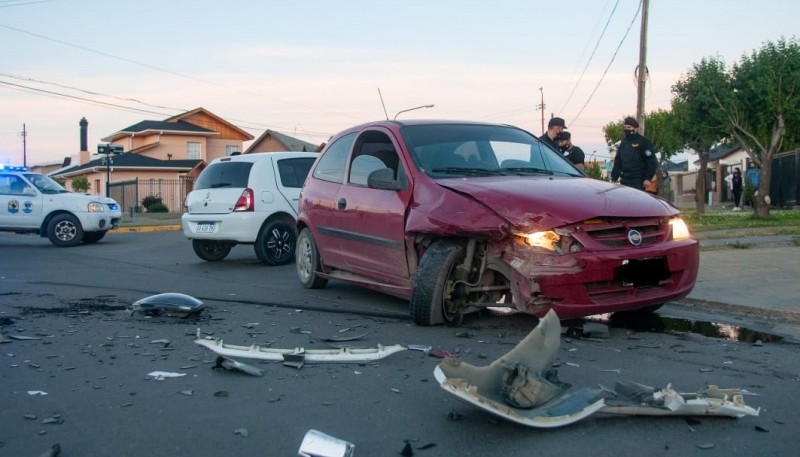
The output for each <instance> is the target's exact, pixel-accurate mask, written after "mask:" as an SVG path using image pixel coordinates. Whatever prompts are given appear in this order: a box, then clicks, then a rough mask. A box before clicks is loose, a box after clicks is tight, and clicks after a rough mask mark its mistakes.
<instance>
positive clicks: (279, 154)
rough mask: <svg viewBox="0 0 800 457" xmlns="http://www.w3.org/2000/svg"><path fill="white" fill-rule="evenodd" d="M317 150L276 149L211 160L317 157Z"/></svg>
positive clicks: (246, 160)
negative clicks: (274, 150)
mask: <svg viewBox="0 0 800 457" xmlns="http://www.w3.org/2000/svg"><path fill="white" fill-rule="evenodd" d="M318 155H319V153H317V152H302V151H276V152H252V153H250V154H240V155H235V156H226V157H218V158H216V159H214V160H212V161H211V163H218V162H257V161H259V160H266V159H269V158H273V157H274V158H277V159H292V158H298V157H317V156H318Z"/></svg>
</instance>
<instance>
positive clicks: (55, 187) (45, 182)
mask: <svg viewBox="0 0 800 457" xmlns="http://www.w3.org/2000/svg"><path fill="white" fill-rule="evenodd" d="M25 179H27V180H28V181H30V182H31V184H33V185H34V186H36V188H37V189H39V192H41V193H43V194H63V193H66V192H69V191H68V190H67V189H64V188H63V187H62V186H61V184H59V183H57V182H55V181H53V180H52V179H51V178H50V177H49V176H45V175H40V174H36V173H26V174H25Z"/></svg>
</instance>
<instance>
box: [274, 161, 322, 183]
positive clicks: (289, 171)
mask: <svg viewBox="0 0 800 457" xmlns="http://www.w3.org/2000/svg"><path fill="white" fill-rule="evenodd" d="M314 160H316V157H303V158H299V159H283V160H279V161H278V174H279V175H280V176H281V184H283V187H297V188H301V187H303V182H304V181H305V180H306V176H308V171H309V170H311V165H314Z"/></svg>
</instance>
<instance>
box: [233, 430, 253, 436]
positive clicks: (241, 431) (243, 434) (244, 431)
mask: <svg viewBox="0 0 800 457" xmlns="http://www.w3.org/2000/svg"><path fill="white" fill-rule="evenodd" d="M233 434H234V435H239V436H241V437H242V438H247V437H248V436H250V432H249V431H247V429H246V428H237V429H236V430H234V431H233Z"/></svg>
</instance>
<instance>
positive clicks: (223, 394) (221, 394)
mask: <svg viewBox="0 0 800 457" xmlns="http://www.w3.org/2000/svg"><path fill="white" fill-rule="evenodd" d="M213 395H214V396H215V397H228V396H230V392H228V391H227V390H218V391H216V392H214V393H213Z"/></svg>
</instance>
